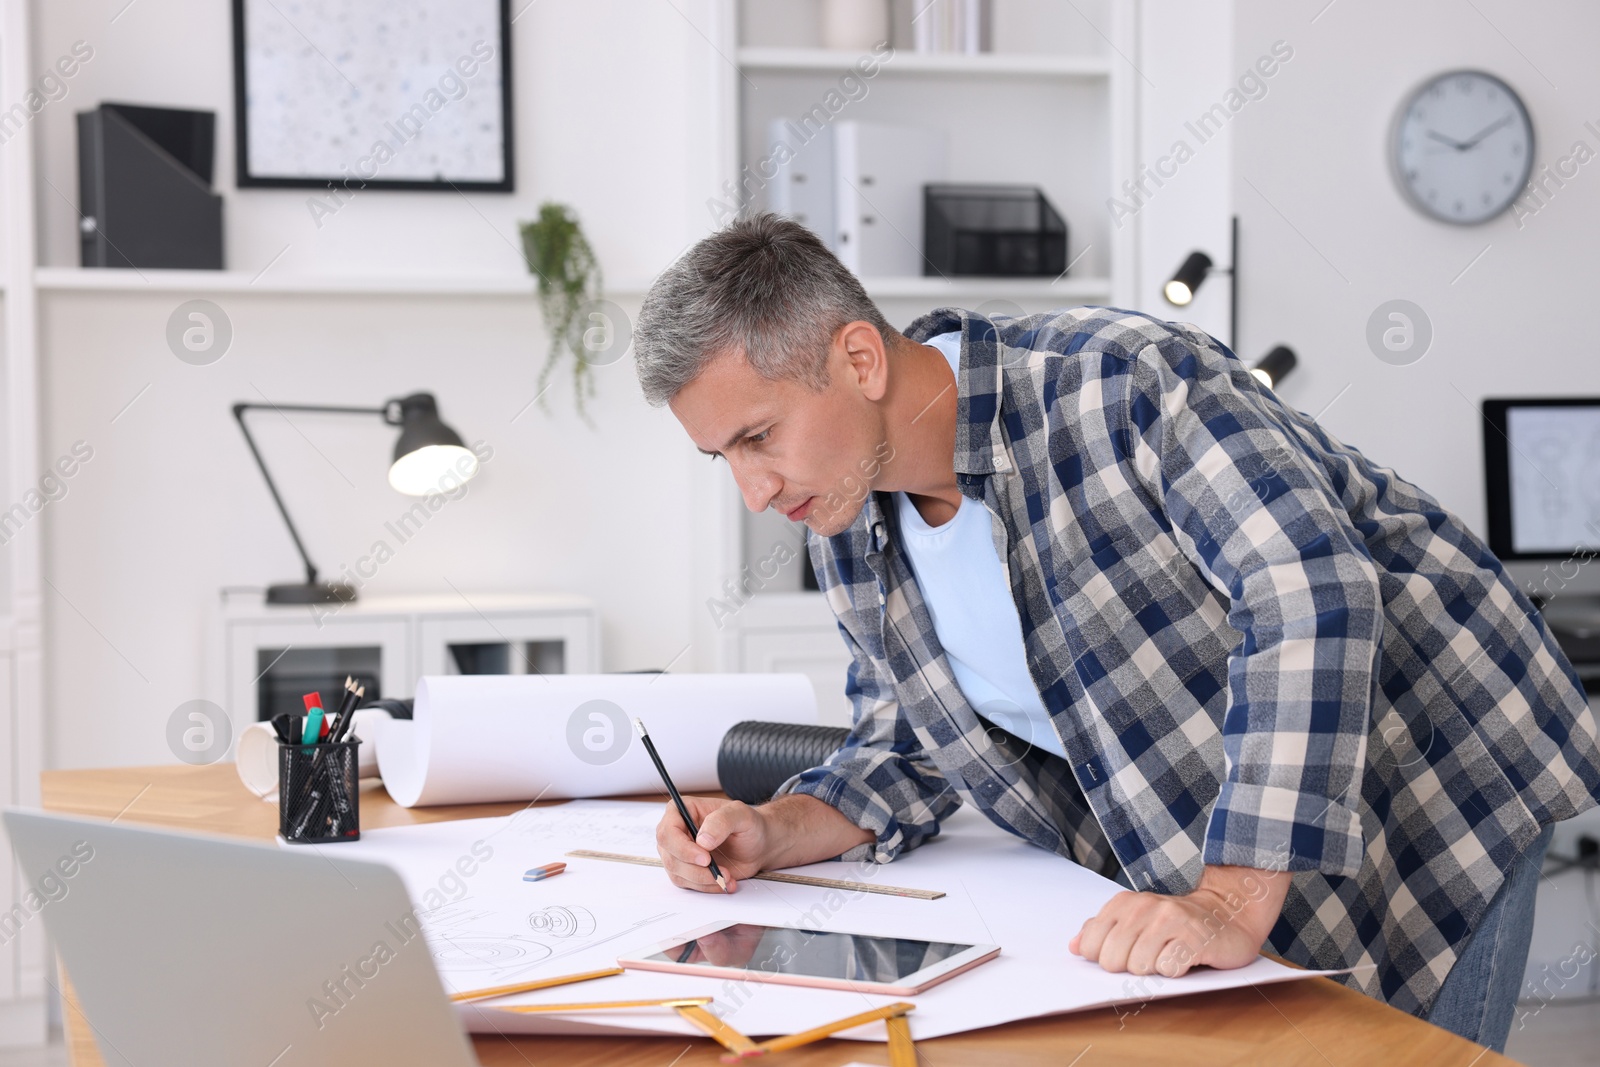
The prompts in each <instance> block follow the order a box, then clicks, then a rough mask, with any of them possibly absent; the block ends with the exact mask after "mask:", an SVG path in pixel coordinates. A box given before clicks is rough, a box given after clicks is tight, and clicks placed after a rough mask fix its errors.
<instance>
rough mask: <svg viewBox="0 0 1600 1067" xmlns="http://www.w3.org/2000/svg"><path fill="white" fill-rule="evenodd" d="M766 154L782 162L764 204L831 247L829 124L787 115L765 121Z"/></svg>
mask: <svg viewBox="0 0 1600 1067" xmlns="http://www.w3.org/2000/svg"><path fill="white" fill-rule="evenodd" d="M767 158H769V159H773V160H778V159H784V160H785V162H783V163H781V164H780V165H779V166H778V175H777V177H776V178H774V179H773V180H772V184H771V185H770V186H769V187H768V190H767V206H768V207H769V208H771V209H772V210H773V211H775V212H777V213H778V214H779V215H783V216H786V217H788V218H791V219H793V220H794V221H796V222H798V223H800V225H802V226H805V227H806V228H807V229H809V230H811V231H812V232H813V233H815V234H816V235H817V236H818V237H820V238H822V243H823V244H825V245H827V246H828V247H829V248H830V249H832V248H833V247H834V240H833V239H834V210H833V184H834V183H833V127H832V126H831V125H829V126H823V127H822V128H821V129H816V128H814V127H812V126H803V125H801V124H799V123H796V122H794V121H793V120H791V119H773V120H772V121H771V122H769V123H767Z"/></svg>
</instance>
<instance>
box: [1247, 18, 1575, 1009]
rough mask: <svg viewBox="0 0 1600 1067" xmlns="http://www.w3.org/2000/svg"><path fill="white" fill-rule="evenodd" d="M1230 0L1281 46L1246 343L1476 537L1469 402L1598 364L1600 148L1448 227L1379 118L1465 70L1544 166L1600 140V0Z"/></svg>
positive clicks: (1255, 172)
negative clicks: (1393, 150) (1393, 152)
mask: <svg viewBox="0 0 1600 1067" xmlns="http://www.w3.org/2000/svg"><path fill="white" fill-rule="evenodd" d="M1235 3H1236V7H1237V12H1238V17H1237V24H1236V33H1235V43H1234V51H1235V55H1236V57H1237V58H1238V59H1239V60H1240V65H1242V63H1243V61H1244V60H1245V59H1246V57H1254V56H1257V55H1260V54H1262V53H1264V52H1266V51H1267V50H1268V49H1269V48H1270V47H1271V44H1272V42H1273V41H1275V40H1279V39H1282V40H1285V41H1287V42H1289V43H1290V45H1291V46H1292V47H1293V48H1294V58H1293V59H1292V60H1291V61H1290V62H1289V63H1287V64H1286V65H1285V66H1284V68H1283V70H1282V71H1281V72H1280V73H1279V74H1278V76H1277V77H1275V78H1274V79H1273V83H1272V86H1271V92H1270V93H1269V94H1268V95H1267V96H1266V97H1265V98H1263V99H1262V100H1260V101H1257V102H1254V103H1252V104H1250V105H1249V106H1248V107H1247V108H1245V109H1243V110H1242V111H1241V113H1240V114H1239V116H1238V117H1237V118H1236V119H1235V120H1234V122H1233V125H1234V127H1235V128H1234V131H1233V135H1234V165H1235V173H1234V181H1235V185H1234V197H1235V202H1236V203H1237V204H1238V209H1239V214H1240V216H1241V219H1240V226H1241V228H1242V232H1243V233H1242V238H1241V241H1242V244H1243V246H1244V247H1243V259H1244V263H1245V273H1244V285H1243V287H1242V289H1241V295H1242V308H1241V312H1240V314H1241V318H1242V319H1243V326H1244V329H1243V334H1244V337H1245V339H1246V340H1245V342H1244V347H1245V348H1246V349H1251V348H1261V347H1263V346H1266V345H1269V344H1271V343H1273V342H1275V341H1279V340H1282V341H1285V342H1287V343H1288V344H1290V345H1291V346H1292V347H1294V349H1295V350H1296V351H1297V352H1298V353H1299V356H1300V366H1299V368H1298V369H1297V370H1296V371H1295V372H1294V374H1293V376H1292V377H1290V378H1288V379H1287V380H1286V381H1285V383H1284V385H1283V388H1282V389H1281V390H1280V392H1281V395H1282V396H1283V397H1284V399H1285V400H1287V401H1288V402H1289V403H1291V404H1293V405H1294V406H1295V407H1298V408H1300V409H1301V410H1304V411H1308V412H1311V413H1317V412H1318V411H1321V410H1322V409H1323V408H1324V407H1326V406H1327V405H1328V404H1330V403H1332V407H1329V408H1327V410H1326V412H1325V413H1323V414H1322V416H1321V422H1322V423H1323V425H1325V426H1326V427H1327V428H1328V430H1329V431H1330V432H1332V433H1333V434H1335V435H1337V436H1338V437H1340V438H1342V439H1343V440H1345V441H1346V442H1348V443H1349V444H1352V445H1355V446H1356V447H1358V448H1360V449H1361V450H1362V451H1363V452H1365V453H1366V454H1367V455H1369V456H1371V457H1372V458H1373V459H1374V460H1376V461H1377V462H1379V463H1382V464H1384V465H1386V466H1390V467H1392V468H1394V470H1395V471H1397V472H1398V473H1399V474H1400V475H1401V476H1402V477H1404V478H1407V479H1409V480H1411V481H1413V482H1415V483H1416V484H1418V485H1420V486H1421V487H1422V488H1424V489H1425V490H1427V491H1428V492H1430V493H1432V494H1433V495H1435V496H1436V497H1438V498H1439V500H1440V501H1441V502H1442V503H1443V504H1444V505H1445V506H1446V507H1448V508H1450V509H1452V510H1454V511H1456V512H1457V513H1458V514H1460V515H1461V516H1462V517H1463V518H1464V519H1466V521H1467V523H1468V524H1469V525H1470V526H1471V527H1472V528H1473V529H1474V530H1476V531H1478V532H1479V533H1480V534H1481V533H1482V532H1483V531H1484V499H1483V495H1484V494H1483V460H1482V456H1483V451H1482V449H1483V445H1482V439H1481V434H1480V431H1479V424H1478V419H1479V415H1478V405H1479V403H1480V402H1481V400H1482V399H1483V398H1484V397H1486V396H1507V395H1511V396H1516V395H1522V396H1529V395H1585V394H1587V395H1595V394H1600V360H1596V359H1595V356H1594V344H1593V342H1592V341H1591V340H1589V339H1587V338H1586V336H1585V322H1586V317H1587V313H1588V309H1589V307H1590V306H1591V305H1592V303H1593V293H1592V285H1593V282H1594V278H1595V270H1594V248H1593V241H1594V237H1595V235H1596V233H1597V232H1600V165H1596V164H1594V163H1590V164H1589V165H1588V166H1586V167H1584V168H1582V169H1580V170H1579V171H1578V173H1577V175H1576V176H1575V177H1574V178H1572V179H1571V180H1570V181H1569V182H1568V183H1567V184H1566V186H1565V187H1564V188H1561V189H1559V190H1558V191H1556V192H1555V195H1554V196H1553V197H1551V198H1550V199H1549V201H1548V205H1547V206H1544V207H1541V208H1539V210H1538V211H1537V213H1536V214H1534V215H1532V216H1531V217H1525V218H1523V219H1521V225H1520V226H1519V223H1518V220H1516V219H1514V218H1513V217H1512V215H1511V214H1510V213H1508V214H1506V215H1502V216H1500V217H1499V218H1497V219H1495V220H1494V221H1492V222H1490V223H1488V224H1485V225H1482V226H1474V227H1457V226H1450V225H1445V224H1443V223H1437V222H1432V221H1430V220H1428V219H1426V218H1424V217H1423V216H1422V215H1420V214H1418V213H1417V212H1416V211H1414V210H1412V208H1410V207H1409V206H1408V205H1407V203H1406V202H1405V201H1404V200H1403V199H1402V197H1401V194H1400V192H1399V190H1398V189H1397V188H1396V187H1395V185H1394V183H1393V181H1392V180H1391V179H1390V177H1389V171H1388V167H1387V163H1386V158H1385V155H1384V148H1385V146H1384V135H1385V131H1386V130H1387V129H1388V126H1389V122H1390V119H1391V117H1392V115H1393V113H1394V110H1395V108H1396V107H1397V106H1398V105H1399V103H1400V100H1401V98H1402V96H1403V95H1405V94H1406V93H1408V91H1409V90H1410V89H1411V88H1412V87H1413V86H1415V85H1416V84H1417V83H1419V82H1421V81H1423V80H1424V79H1426V78H1427V77H1429V76H1431V75H1433V74H1435V73H1438V72H1440V71H1444V70H1450V69H1454V68H1461V67H1471V68H1479V69H1483V70H1486V71H1489V72H1490V73H1493V74H1496V75H1498V76H1499V77H1500V78H1502V79H1503V80H1505V81H1506V82H1508V83H1509V84H1510V85H1511V86H1512V87H1513V88H1514V89H1516V90H1517V92H1518V93H1519V94H1520V95H1521V96H1522V98H1523V101H1524V103H1525V104H1526V105H1527V107H1528V110H1529V113H1530V114H1531V116H1532V119H1533V123H1534V129H1535V140H1536V152H1535V173H1536V174H1537V172H1538V167H1539V165H1540V164H1554V163H1555V161H1556V160H1557V159H1558V158H1559V157H1561V156H1563V155H1566V154H1567V153H1569V152H1570V151H1571V150H1572V145H1573V143H1574V142H1575V141H1579V140H1582V141H1584V142H1586V143H1587V144H1588V147H1589V148H1590V149H1591V150H1596V149H1600V138H1596V136H1595V135H1594V134H1592V133H1591V132H1589V131H1588V130H1586V129H1585V128H1584V122H1585V121H1586V120H1590V119H1600V108H1597V107H1596V105H1595V102H1596V100H1597V99H1600V69H1597V68H1596V67H1595V64H1594V62H1593V57H1592V55H1591V51H1592V49H1591V48H1590V45H1591V44H1592V43H1593V42H1594V41H1595V40H1596V39H1600V7H1597V6H1596V5H1593V4H1588V3H1578V2H1553V0H1542V2H1530V0H1522V2H1517V3H1512V2H1509V0H1477V2H1476V3H1475V4H1472V5H1462V4H1459V3H1457V2H1455V0H1420V2H1417V3H1411V4H1404V5H1400V4H1391V3H1382V2H1379V0H1341V2H1340V3H1337V4H1332V5H1329V4H1327V0H1308V2H1305V3H1295V4H1284V3H1282V2H1281V0H1235ZM1319 12H1321V14H1320V15H1319ZM1313 19H1315V21H1314V22H1313V21H1312V20H1313ZM1480 253H1481V254H1482V257H1481V258H1477V260H1476V262H1475V263H1474V262H1473V261H1474V259H1475V258H1476V257H1478V256H1479V255H1480ZM1469 265H1470V266H1469ZM1395 298H1400V299H1406V300H1410V301H1413V302H1415V303H1416V304H1418V305H1420V306H1421V307H1422V308H1423V310H1424V311H1425V312H1426V313H1427V315H1428V316H1429V318H1430V319H1431V321H1432V323H1433V329H1434V340H1433V344H1432V347H1431V349H1430V350H1429V351H1428V353H1427V354H1426V355H1425V356H1424V357H1423V358H1422V359H1421V360H1420V361H1418V362H1416V363H1414V364H1412V365H1410V366H1404V367H1396V366H1390V365H1388V364H1385V363H1383V362H1380V361H1379V360H1378V359H1377V358H1376V357H1375V356H1374V355H1373V353H1372V351H1371V350H1370V349H1369V348H1368V347H1367V343H1366V340H1365V327H1366V322H1367V318H1368V316H1369V315H1370V314H1371V313H1372V311H1373V310H1374V309H1375V308H1376V307H1377V306H1378V305H1379V304H1381V303H1383V302H1384V301H1387V300H1390V299H1395ZM1341 390H1344V393H1343V395H1342V396H1340V395H1339V394H1340V392H1341ZM1336 398H1337V399H1336ZM1533 566H1535V565H1521V566H1519V567H1515V568H1514V573H1517V572H1523V573H1526V572H1528V571H1529V570H1530V569H1531V568H1532V567H1533ZM1593 569H1594V568H1590V570H1593ZM1583 578H1584V581H1585V582H1586V583H1590V584H1592V583H1595V582H1597V581H1600V576H1596V575H1593V574H1585V575H1583ZM1580 829H1582V830H1586V831H1587V832H1589V833H1591V834H1594V833H1597V832H1600V813H1597V812H1590V813H1588V814H1586V815H1584V816H1581V817H1579V818H1578V819H1575V820H1572V821H1571V822H1567V823H1562V824H1560V825H1559V826H1558V827H1557V831H1556V838H1555V841H1554V844H1553V845H1552V848H1553V849H1558V850H1562V851H1567V852H1570V851H1571V850H1572V848H1573V843H1574V839H1575V837H1576V835H1577V834H1578V832H1579V831H1580ZM1582 892H1583V886H1582V876H1581V875H1577V874H1569V875H1565V876H1562V878H1560V879H1558V880H1556V881H1553V882H1546V883H1542V884H1541V886H1540V892H1539V910H1538V917H1537V933H1536V936H1535V941H1534V946H1533V952H1532V956H1531V962H1530V967H1529V974H1530V975H1533V976H1536V975H1537V974H1538V973H1539V968H1540V967H1541V966H1543V965H1544V963H1546V962H1554V961H1559V960H1562V959H1565V958H1567V957H1568V956H1569V954H1570V952H1571V949H1572V946H1573V943H1574V939H1576V938H1579V937H1582V938H1584V939H1585V941H1586V943H1587V944H1588V945H1589V946H1590V947H1591V948H1592V947H1593V946H1594V940H1593V939H1594V936H1595V935H1594V933H1593V932H1592V931H1588V932H1586V931H1585V929H1584V926H1583V923H1584V921H1585V919H1586V918H1588V913H1587V910H1586V908H1587V905H1586V903H1585V901H1584V899H1583V895H1582ZM1588 984H1589V974H1588V972H1587V971H1585V972H1584V974H1583V976H1582V978H1581V980H1578V981H1574V982H1569V983H1566V986H1567V988H1565V989H1564V990H1563V991H1562V994H1563V995H1573V994H1576V993H1583V992H1587V990H1588ZM1545 995H1546V996H1548V995H1549V994H1548V993H1546V994H1545ZM1569 1010H1574V1011H1575V1010H1578V1009H1575V1008H1574V1009H1569ZM1514 1037H1515V1035H1514Z"/></svg>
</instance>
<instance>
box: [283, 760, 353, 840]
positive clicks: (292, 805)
mask: <svg viewBox="0 0 1600 1067" xmlns="http://www.w3.org/2000/svg"><path fill="white" fill-rule="evenodd" d="M360 745H361V741H360V739H357V740H354V741H337V742H330V741H323V742H319V743H318V744H315V745H285V744H283V743H281V742H280V743H279V744H278V833H279V834H280V835H281V836H282V837H283V839H284V840H285V841H287V842H289V843H290V844H293V845H320V844H327V843H328V842H331V841H359V840H360V839H361V755H360Z"/></svg>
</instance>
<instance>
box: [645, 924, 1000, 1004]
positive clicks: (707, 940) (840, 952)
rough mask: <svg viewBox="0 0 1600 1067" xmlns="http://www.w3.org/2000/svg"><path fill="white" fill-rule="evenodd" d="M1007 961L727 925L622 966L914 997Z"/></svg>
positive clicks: (897, 943)
mask: <svg viewBox="0 0 1600 1067" xmlns="http://www.w3.org/2000/svg"><path fill="white" fill-rule="evenodd" d="M998 955H1000V946H999V945H969V944H961V943H959V942H954V941H923V940H920V939H918V938H908V937H880V936H877V935H875V934H847V933H842V932H840V931H836V930H807V929H803V928H796V927H792V926H761V925H757V924H755V923H742V922H719V923H711V924H710V925H708V926H702V927H699V928H698V929H695V930H690V931H689V932H688V933H685V934H680V935H679V936H677V937H674V938H672V939H671V940H668V941H662V942H660V943H659V944H658V945H656V946H655V948H653V949H644V950H642V951H640V952H637V953H635V954H633V955H631V956H624V957H622V958H621V959H619V960H617V964H618V965H619V966H622V967H629V968H633V969H635V970H641V971H671V972H674V973H677V974H697V975H703V976H705V977H709V978H740V979H744V980H746V981H752V982H781V983H785V984H788V985H802V986H813V987H817V988H822V989H849V990H853V991H856V992H861V993H892V994H896V995H899V996H911V995H914V994H917V993H920V992H922V991H923V990H924V989H927V988H928V987H929V986H934V985H938V984H939V983H940V982H942V981H944V980H945V979H947V978H952V977H954V976H955V975H958V974H960V973H961V972H962V971H964V970H966V969H968V968H969V967H976V966H977V965H978V964H980V963H983V962H984V961H985V960H992V959H994V958H995V957H996V956H998Z"/></svg>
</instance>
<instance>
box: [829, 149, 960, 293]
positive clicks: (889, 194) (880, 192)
mask: <svg viewBox="0 0 1600 1067" xmlns="http://www.w3.org/2000/svg"><path fill="white" fill-rule="evenodd" d="M833 138H834V140H833V156H834V175H835V185H834V211H835V222H836V225H835V231H836V234H837V237H836V241H835V244H834V249H833V250H834V253H835V254H836V255H837V256H838V257H839V259H840V261H841V262H843V263H844V265H845V266H847V267H849V268H850V269H851V270H852V271H853V272H854V273H855V275H856V276H857V277H858V278H866V277H884V276H906V275H920V274H922V273H923V257H922V249H923V237H922V187H923V186H924V185H925V184H927V183H928V182H938V181H943V180H944V177H945V141H946V138H945V134H944V131H942V130H931V129H926V128H923V127H920V126H904V125H899V124H896V123H887V122H858V121H854V120H844V121H840V122H835V123H834V124H833Z"/></svg>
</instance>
